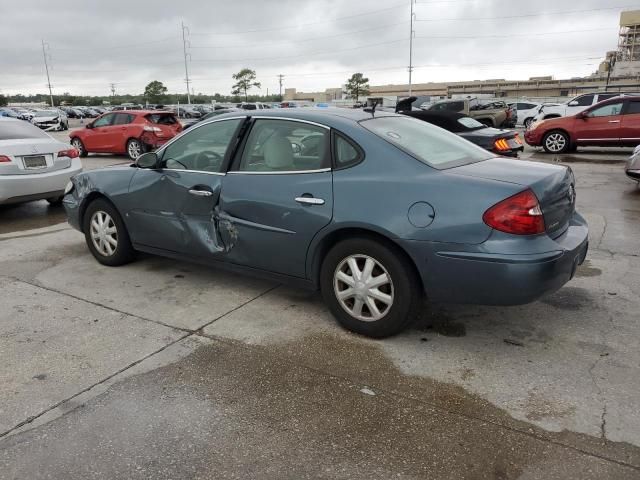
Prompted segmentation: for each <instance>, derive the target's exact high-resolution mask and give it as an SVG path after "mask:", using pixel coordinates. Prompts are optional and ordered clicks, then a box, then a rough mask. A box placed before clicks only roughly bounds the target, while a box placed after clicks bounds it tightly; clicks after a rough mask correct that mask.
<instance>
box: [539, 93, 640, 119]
mask: <svg viewBox="0 0 640 480" xmlns="http://www.w3.org/2000/svg"><path fill="white" fill-rule="evenodd" d="M629 95H632V96H637V95H640V94H636V93H619V92H615V93H614V92H596V93H585V94H583V95H578V96H577V97H575V98H572V99H571V100H569V101H567V102H565V103H560V104H551V105H542V107H540V109H539V111H538V114H537V115H536V117H535V119H534V121H535V122H537V121H540V120H548V119H549V118H558V117H570V116H572V115H575V114H576V113H580V112H582V111H584V110H586V109H587V108H589V107H590V106H592V105H595V104H596V103H599V102H602V101H603V100H608V99H610V98H613V97H624V96H629Z"/></svg>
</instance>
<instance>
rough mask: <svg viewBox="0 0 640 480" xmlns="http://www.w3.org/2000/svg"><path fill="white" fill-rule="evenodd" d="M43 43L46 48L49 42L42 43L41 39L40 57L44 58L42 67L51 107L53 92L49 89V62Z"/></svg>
mask: <svg viewBox="0 0 640 480" xmlns="http://www.w3.org/2000/svg"><path fill="white" fill-rule="evenodd" d="M45 45H46V48H49V44H48V43H44V40H42V58H44V69H45V71H46V72H47V87H49V98H50V99H51V106H52V107H53V106H54V105H53V92H52V91H51V79H50V78H49V64H48V63H47V52H46V51H45Z"/></svg>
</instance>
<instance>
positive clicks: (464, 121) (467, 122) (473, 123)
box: [458, 117, 485, 129]
mask: <svg viewBox="0 0 640 480" xmlns="http://www.w3.org/2000/svg"><path fill="white" fill-rule="evenodd" d="M458 123H459V124H460V125H462V126H464V127H467V128H470V129H476V128H484V127H485V125H483V124H482V123H480V122H479V121H477V120H476V119H474V118H471V117H462V118H459V119H458Z"/></svg>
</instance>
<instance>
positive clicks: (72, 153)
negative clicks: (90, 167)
mask: <svg viewBox="0 0 640 480" xmlns="http://www.w3.org/2000/svg"><path fill="white" fill-rule="evenodd" d="M79 156H80V152H78V150H76V149H75V148H70V149H69V150H60V151H59V152H58V158H60V157H69V158H77V157H79Z"/></svg>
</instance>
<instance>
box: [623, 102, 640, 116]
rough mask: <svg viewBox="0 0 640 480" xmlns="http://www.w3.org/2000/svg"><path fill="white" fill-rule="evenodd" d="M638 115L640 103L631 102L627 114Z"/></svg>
mask: <svg viewBox="0 0 640 480" xmlns="http://www.w3.org/2000/svg"><path fill="white" fill-rule="evenodd" d="M638 113H640V101H632V102H629V105H628V106H627V111H626V114H627V115H637V114H638Z"/></svg>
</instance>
